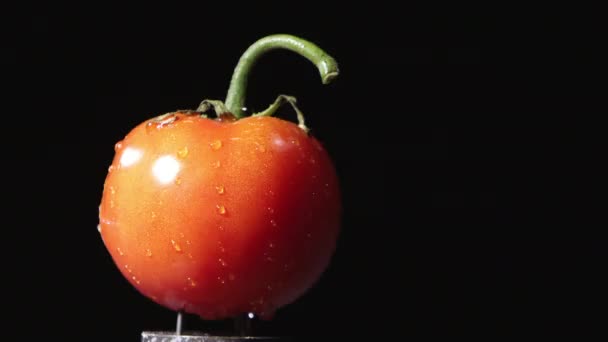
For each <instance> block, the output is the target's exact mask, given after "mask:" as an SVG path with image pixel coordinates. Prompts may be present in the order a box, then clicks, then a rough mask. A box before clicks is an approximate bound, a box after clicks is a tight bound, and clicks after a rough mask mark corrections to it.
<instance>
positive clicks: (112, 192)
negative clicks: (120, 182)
mask: <svg viewBox="0 0 608 342" xmlns="http://www.w3.org/2000/svg"><path fill="white" fill-rule="evenodd" d="M115 193H116V189H114V187H113V186H110V194H112V195H114V194H115Z"/></svg>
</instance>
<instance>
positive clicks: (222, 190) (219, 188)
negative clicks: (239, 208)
mask: <svg viewBox="0 0 608 342" xmlns="http://www.w3.org/2000/svg"><path fill="white" fill-rule="evenodd" d="M215 190H217V193H218V194H220V195H222V194H223V193H224V186H223V185H219V186H216V187H215Z"/></svg>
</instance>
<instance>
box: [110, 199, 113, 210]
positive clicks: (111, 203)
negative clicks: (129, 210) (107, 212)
mask: <svg viewBox="0 0 608 342" xmlns="http://www.w3.org/2000/svg"><path fill="white" fill-rule="evenodd" d="M110 208H114V200H112V199H111V200H110Z"/></svg>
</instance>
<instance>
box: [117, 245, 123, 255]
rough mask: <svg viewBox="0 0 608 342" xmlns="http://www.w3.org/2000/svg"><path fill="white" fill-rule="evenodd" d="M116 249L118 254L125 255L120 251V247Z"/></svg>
mask: <svg viewBox="0 0 608 342" xmlns="http://www.w3.org/2000/svg"><path fill="white" fill-rule="evenodd" d="M116 250H117V251H118V254H120V255H125V253H123V252H122V249H120V247H117V248H116Z"/></svg>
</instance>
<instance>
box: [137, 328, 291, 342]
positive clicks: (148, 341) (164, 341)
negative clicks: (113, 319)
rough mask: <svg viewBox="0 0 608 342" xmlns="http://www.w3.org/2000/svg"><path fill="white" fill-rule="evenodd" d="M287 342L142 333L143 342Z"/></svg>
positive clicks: (199, 335) (246, 337)
mask: <svg viewBox="0 0 608 342" xmlns="http://www.w3.org/2000/svg"><path fill="white" fill-rule="evenodd" d="M240 341H251V342H265V341H272V342H287V341H290V339H289V338H285V337H265V336H212V335H205V334H203V333H197V332H185V333H183V334H180V335H177V334H176V333H175V332H174V331H171V332H163V331H144V332H142V333H141V342H240Z"/></svg>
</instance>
